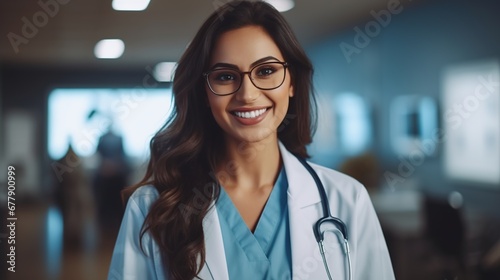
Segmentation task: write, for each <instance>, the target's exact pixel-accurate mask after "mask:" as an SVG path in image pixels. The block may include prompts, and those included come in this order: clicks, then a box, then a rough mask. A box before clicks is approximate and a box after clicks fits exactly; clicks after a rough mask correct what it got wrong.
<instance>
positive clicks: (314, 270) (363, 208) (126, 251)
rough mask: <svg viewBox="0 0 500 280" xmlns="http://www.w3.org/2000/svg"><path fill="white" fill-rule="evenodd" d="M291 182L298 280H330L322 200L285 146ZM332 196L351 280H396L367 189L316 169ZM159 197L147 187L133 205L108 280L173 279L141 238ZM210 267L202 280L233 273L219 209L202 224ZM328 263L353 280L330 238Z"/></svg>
mask: <svg viewBox="0 0 500 280" xmlns="http://www.w3.org/2000/svg"><path fill="white" fill-rule="evenodd" d="M280 151H281V156H282V159H283V164H284V168H285V171H286V175H287V179H288V184H289V186H288V210H289V220H290V240H291V248H292V273H293V279H296V280H302V279H311V280H318V279H328V277H327V274H326V270H325V267H324V265H323V260H322V258H321V255H320V254H319V247H318V243H317V242H316V239H315V237H314V233H313V225H314V224H315V223H316V221H318V219H320V218H321V217H323V211H322V208H321V199H320V195H319V193H318V190H317V187H316V185H315V183H314V180H313V178H312V176H311V175H310V174H309V172H308V171H307V170H306V169H305V168H304V166H303V165H302V164H301V163H300V162H299V161H298V160H297V159H296V158H295V157H294V156H293V155H292V154H291V153H290V152H288V151H287V150H286V149H285V147H284V146H283V144H281V143H280ZM311 166H312V167H313V168H314V170H315V171H316V172H317V174H318V176H319V178H320V179H321V181H322V183H323V185H324V187H325V189H326V193H327V196H328V200H329V206H330V210H331V213H332V215H333V216H334V217H338V218H340V219H341V220H342V221H343V222H344V223H345V224H346V225H347V230H348V235H349V246H350V251H351V253H350V254H351V260H352V272H353V275H352V279H356V280H368V279H374V280H392V279H394V273H393V269H392V265H391V260H390V257H389V253H388V251H387V246H386V243H385V240H384V236H383V234H382V230H381V228H380V224H379V221H378V219H377V216H376V214H375V211H374V209H373V206H372V204H371V201H370V199H369V196H368V193H367V192H366V190H365V188H364V187H363V186H362V185H361V184H360V183H359V182H357V181H356V180H354V179H352V178H350V177H348V176H346V175H344V174H341V173H339V172H337V171H334V170H331V169H328V168H325V167H322V166H318V165H315V164H311ZM157 196H158V193H157V191H156V189H155V188H154V187H152V186H148V187H142V188H141V189H139V190H138V191H136V192H135V193H134V195H133V196H132V197H131V199H130V200H129V203H128V206H127V210H126V213H125V216H124V219H123V222H122V226H121V229H120V233H119V236H118V239H117V241H116V245H115V250H114V252H113V258H112V262H111V266H110V271H109V275H108V279H112V280H115V279H120V280H121V279H127V280H129V279H130V280H132V279H141V280H143V279H144V280H145V279H158V280H160V279H168V278H167V276H166V273H165V272H164V268H163V267H162V263H161V257H160V254H159V251H158V247H157V246H156V244H155V242H154V241H153V240H152V239H151V238H150V236H149V235H147V234H146V236H145V239H144V240H143V245H144V249H145V252H144V253H143V252H142V251H141V249H140V246H139V241H138V236H139V232H140V229H141V226H142V224H143V222H144V217H145V216H146V214H147V211H148V209H149V206H150V205H151V203H153V202H154V200H155V199H156V197H157ZM203 230H204V235H205V248H206V263H205V265H204V266H203V269H202V271H201V272H200V274H199V275H198V276H199V277H200V278H201V279H204V280H208V279H211V280H226V279H229V277H228V270H227V265H226V256H225V253H224V244H223V241H222V233H221V229H220V226H219V217H218V215H217V211H216V209H215V207H213V208H212V210H210V211H209V212H208V213H207V215H206V216H205V219H204V221H203ZM325 248H326V249H325V251H326V258H327V261H328V263H329V268H330V272H331V274H332V278H333V279H334V280H337V279H340V280H344V279H348V266H347V258H346V257H345V254H344V251H343V249H342V243H340V241H339V239H338V238H336V236H335V235H328V234H327V236H326V238H325Z"/></svg>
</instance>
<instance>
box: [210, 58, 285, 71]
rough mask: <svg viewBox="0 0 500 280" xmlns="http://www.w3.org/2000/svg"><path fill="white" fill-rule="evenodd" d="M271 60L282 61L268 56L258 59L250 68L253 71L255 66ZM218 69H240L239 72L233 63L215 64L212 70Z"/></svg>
mask: <svg viewBox="0 0 500 280" xmlns="http://www.w3.org/2000/svg"><path fill="white" fill-rule="evenodd" d="M269 60H276V61H280V60H279V59H277V58H276V57H274V56H266V57H263V58H261V59H258V60H256V61H254V62H252V64H250V67H249V68H250V69H251V68H252V67H254V66H255V65H258V64H261V63H263V62H266V61H269ZM216 68H234V69H238V70H239V68H238V66H236V65H234V64H231V63H222V62H219V63H215V64H214V65H213V66H212V67H211V68H210V69H212V70H213V69H216Z"/></svg>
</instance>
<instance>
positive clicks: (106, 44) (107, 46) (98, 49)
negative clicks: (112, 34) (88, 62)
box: [94, 39, 125, 59]
mask: <svg viewBox="0 0 500 280" xmlns="http://www.w3.org/2000/svg"><path fill="white" fill-rule="evenodd" d="M124 50H125V44H124V43H123V41H122V40H120V39H104V40H101V41H99V42H97V44H96V45H95V48H94V54H95V56H96V57H97V58H100V59H116V58H119V57H120V56H122V54H123V51H124Z"/></svg>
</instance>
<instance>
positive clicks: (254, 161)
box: [217, 137, 281, 190]
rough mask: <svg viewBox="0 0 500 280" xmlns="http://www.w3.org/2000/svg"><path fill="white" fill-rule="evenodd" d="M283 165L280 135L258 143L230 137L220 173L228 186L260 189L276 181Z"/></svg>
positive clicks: (223, 184)
mask: <svg viewBox="0 0 500 280" xmlns="http://www.w3.org/2000/svg"><path fill="white" fill-rule="evenodd" d="M271 138H272V137H271ZM280 166H281V158H280V151H279V146H278V139H277V138H272V139H265V140H262V141H259V142H255V143H248V142H241V141H239V142H235V141H226V155H225V160H224V161H223V162H222V163H221V165H220V166H219V168H218V170H217V171H218V172H217V177H218V179H219V181H220V183H221V184H222V186H224V188H226V189H227V188H238V189H248V190H250V189H258V188H263V187H268V186H269V185H270V186H273V185H274V182H275V181H276V178H277V176H278V172H279V170H280Z"/></svg>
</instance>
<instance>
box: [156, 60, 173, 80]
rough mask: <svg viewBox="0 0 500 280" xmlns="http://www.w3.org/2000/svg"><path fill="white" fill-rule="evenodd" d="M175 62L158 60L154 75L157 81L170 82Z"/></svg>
mask: <svg viewBox="0 0 500 280" xmlns="http://www.w3.org/2000/svg"><path fill="white" fill-rule="evenodd" d="M176 66H177V63H175V62H160V63H158V64H156V66H155V69H154V72H153V74H154V76H155V79H156V80H157V81H158V82H171V81H173V79H174V71H175V67H176Z"/></svg>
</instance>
